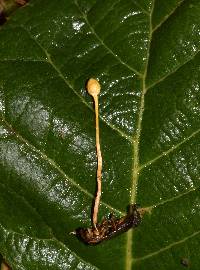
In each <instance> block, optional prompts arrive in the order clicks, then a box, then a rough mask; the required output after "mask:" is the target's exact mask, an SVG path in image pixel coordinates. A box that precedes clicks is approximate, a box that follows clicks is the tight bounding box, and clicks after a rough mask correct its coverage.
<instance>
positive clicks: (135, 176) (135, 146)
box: [125, 0, 155, 270]
mask: <svg viewBox="0 0 200 270" xmlns="http://www.w3.org/2000/svg"><path fill="white" fill-rule="evenodd" d="M154 4H155V0H153V2H152V7H151V12H150V14H149V44H148V49H147V60H146V65H145V69H144V74H143V76H142V93H141V101H140V108H139V116H138V123H137V129H136V134H135V137H134V139H133V168H132V173H133V175H132V187H131V196H130V204H135V203H136V195H137V194H136V193H137V182H138V178H139V144H140V135H141V131H142V118H143V112H144V97H145V93H146V76H147V69H148V63H149V54H150V47H151V40H152V15H153V10H154ZM132 242H133V230H129V231H128V233H127V245H126V260H125V261H126V265H125V269H126V270H131V269H132V262H133V250H132V246H133V245H132Z"/></svg>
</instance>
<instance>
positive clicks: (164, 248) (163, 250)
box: [133, 231, 200, 263]
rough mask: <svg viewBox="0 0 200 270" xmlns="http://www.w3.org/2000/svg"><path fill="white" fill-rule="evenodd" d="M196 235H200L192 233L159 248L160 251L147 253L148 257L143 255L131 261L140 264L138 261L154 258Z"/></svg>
mask: <svg viewBox="0 0 200 270" xmlns="http://www.w3.org/2000/svg"><path fill="white" fill-rule="evenodd" d="M198 234H200V231H196V232H194V233H193V234H191V235H188V236H186V237H185V238H183V239H181V240H179V241H176V242H173V243H171V244H169V245H167V246H165V247H163V248H161V249H159V250H157V251H155V252H152V253H149V254H148V255H145V256H143V257H139V258H134V259H133V263H137V262H140V261H144V260H146V259H148V258H151V257H153V256H156V255H158V254H160V253H162V252H165V251H167V250H169V249H171V248H173V247H174V246H177V245H180V244H182V243H184V242H186V241H187V240H189V239H191V238H193V237H195V236H197V235H198Z"/></svg>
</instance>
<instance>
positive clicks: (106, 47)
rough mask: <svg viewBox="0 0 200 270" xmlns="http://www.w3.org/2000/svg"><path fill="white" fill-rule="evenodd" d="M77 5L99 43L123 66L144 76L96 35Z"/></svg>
mask: <svg viewBox="0 0 200 270" xmlns="http://www.w3.org/2000/svg"><path fill="white" fill-rule="evenodd" d="M74 3H75V5H76V6H77V8H78V10H79V12H80V13H81V14H82V17H83V18H84V20H85V21H86V23H87V25H88V27H89V28H90V30H91V32H92V33H93V35H94V36H95V37H96V38H97V39H98V40H99V42H100V43H101V44H102V46H103V47H104V48H105V49H106V50H107V51H109V53H110V54H111V55H113V56H114V57H115V58H116V59H117V60H118V61H119V62H120V63H121V64H122V65H124V66H126V67H127V68H128V69H129V70H131V71H133V72H134V73H135V74H137V75H138V76H141V75H142V74H141V73H140V72H139V71H137V70H136V69H134V68H132V67H131V66H130V65H129V64H127V63H125V62H124V61H123V60H122V59H121V58H120V57H119V56H118V55H116V54H115V53H114V52H113V51H112V50H111V49H110V48H109V47H108V46H107V45H106V44H105V42H104V41H103V40H102V39H101V38H100V37H99V35H98V34H97V33H96V31H95V29H94V28H93V26H92V25H91V24H90V22H89V20H88V18H87V16H86V14H84V13H83V12H82V10H81V9H80V8H79V5H78V3H77V1H74Z"/></svg>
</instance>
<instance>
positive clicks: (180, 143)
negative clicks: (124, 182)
mask: <svg viewBox="0 0 200 270" xmlns="http://www.w3.org/2000/svg"><path fill="white" fill-rule="evenodd" d="M199 132H200V128H199V129H198V130H196V131H195V132H193V133H192V134H190V136H188V137H186V138H185V139H183V140H182V141H181V142H179V143H178V144H176V145H174V146H173V147H171V148H170V149H168V150H167V151H164V152H162V154H160V155H158V156H157V157H155V158H153V159H152V160H149V161H148V162H146V163H145V164H143V165H141V166H140V167H139V171H141V170H143V169H144V168H146V167H148V166H150V165H151V164H153V163H154V162H156V161H158V160H159V159H161V158H162V157H166V156H167V155H169V154H170V153H172V152H173V151H174V150H176V149H177V148H179V147H180V146H181V145H183V144H184V143H186V142H188V141H190V139H192V138H193V137H195V136H196V135H198V134H199Z"/></svg>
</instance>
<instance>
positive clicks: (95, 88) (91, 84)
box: [86, 78, 101, 96]
mask: <svg viewBox="0 0 200 270" xmlns="http://www.w3.org/2000/svg"><path fill="white" fill-rule="evenodd" d="M86 88H87V91H88V93H89V94H90V95H91V96H97V95H99V93H100V89H101V86H100V83H99V82H98V81H97V80H96V79H93V78H91V79H89V80H88V82H87V86H86Z"/></svg>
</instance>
